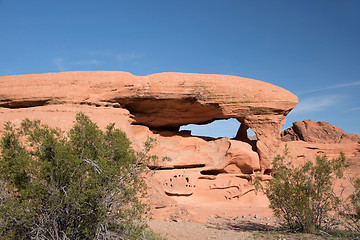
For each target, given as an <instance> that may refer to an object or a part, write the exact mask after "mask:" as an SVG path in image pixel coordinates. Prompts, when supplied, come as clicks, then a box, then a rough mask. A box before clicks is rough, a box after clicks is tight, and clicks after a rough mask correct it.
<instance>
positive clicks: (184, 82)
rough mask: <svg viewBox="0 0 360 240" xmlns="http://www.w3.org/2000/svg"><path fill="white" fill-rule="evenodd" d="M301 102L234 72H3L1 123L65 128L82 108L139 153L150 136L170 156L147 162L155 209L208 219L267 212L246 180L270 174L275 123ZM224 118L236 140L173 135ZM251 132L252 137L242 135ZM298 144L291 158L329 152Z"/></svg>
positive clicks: (294, 144) (279, 146)
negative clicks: (220, 212) (234, 125)
mask: <svg viewBox="0 0 360 240" xmlns="http://www.w3.org/2000/svg"><path fill="white" fill-rule="evenodd" d="M297 101H298V100H297V97H296V96H295V95H293V94H292V93H290V92H289V91H287V90H285V89H282V88H280V87H277V86H274V85H271V84H268V83H265V82H261V81H257V80H252V79H247V78H241V77H235V76H223V75H206V74H187V73H161V74H153V75H149V76H143V77H140V76H134V75H132V74H130V73H125V72H66V73H49V74H33V75H21V76H5V77H0V135H1V132H2V129H3V123H4V122H6V121H13V122H14V123H19V122H20V121H21V120H22V119H24V118H26V117H27V118H30V119H39V120H41V121H42V122H44V123H47V124H49V125H51V126H53V127H55V126H56V127H60V128H62V129H64V130H68V129H69V128H70V127H71V126H72V125H73V121H74V118H75V114H76V113H77V112H80V111H82V112H84V113H85V114H87V115H89V116H90V117H91V119H92V120H93V121H95V122H96V123H97V124H98V125H99V126H100V127H101V128H104V127H105V126H106V125H107V124H108V123H110V122H114V123H115V124H116V127H118V128H121V129H122V130H123V131H125V132H126V134H127V135H128V137H129V138H130V140H131V141H132V142H133V145H134V148H135V149H137V150H139V149H141V146H142V143H143V142H145V140H146V139H147V137H148V136H151V137H155V138H156V139H157V143H156V144H155V145H154V148H153V149H152V153H154V154H157V155H158V156H160V157H162V156H167V157H170V158H171V159H172V160H171V161H159V162H157V163H156V164H153V165H151V166H149V167H150V169H152V170H153V172H154V174H153V175H151V176H149V178H150V180H151V186H154V187H155V188H151V190H150V191H152V194H153V195H155V196H157V197H158V198H154V199H153V206H154V208H155V209H156V210H157V211H159V212H161V211H164V213H165V214H167V215H169V214H170V213H171V212H172V211H173V212H186V213H189V212H192V213H193V214H194V215H197V214H198V213H199V212H196V211H197V210H195V209H193V208H189V207H187V208H186V209H184V208H181V207H180V206H181V204H185V205H187V206H192V207H194V206H197V209H202V210H201V211H204V212H205V214H206V212H207V211H209V209H210V208H209V207H211V209H213V208H214V207H215V205H216V206H217V207H219V209H224V206H226V207H229V208H231V209H234V207H233V206H236V207H239V206H262V207H264V208H266V207H267V200H266V198H265V197H264V196H261V194H258V195H255V192H254V188H253V186H252V184H251V178H252V174H253V173H254V172H258V173H260V172H263V173H264V172H265V174H269V173H270V172H271V161H272V159H273V157H274V156H275V155H276V154H277V153H278V151H279V150H280V151H282V149H283V148H284V142H281V141H280V129H281V126H282V125H283V123H284V122H285V117H286V115H287V113H288V112H289V111H290V110H291V109H292V108H293V107H294V106H295V105H296V104H297ZM227 118H236V119H238V120H239V122H240V123H241V126H240V128H239V130H238V133H237V136H236V137H235V138H234V139H229V138H219V139H212V138H201V137H193V136H190V135H189V134H188V133H186V132H178V129H179V127H180V126H181V125H184V124H190V123H198V124H203V123H208V122H211V121H213V120H216V119H227ZM249 127H250V128H251V129H252V130H253V131H254V132H255V133H256V137H257V140H250V139H249V138H248V136H247V134H246V130H247V129H248V128H249ZM294 136H295V135H294ZM295 138H296V137H292V138H290V140H292V139H295ZM304 144H305V145H301V147H298V146H300V145H299V142H298V141H297V142H295V141H291V142H288V146H289V149H290V150H291V151H292V153H293V156H294V158H295V160H294V161H298V160H302V159H304V158H305V155H306V157H308V156H309V157H310V156H311V157H312V156H313V155H314V154H315V153H317V152H321V151H324V152H331V149H335V148H331V149H330V148H328V147H324V145H319V144H317V145H316V144H315V143H304ZM314 144H315V145H316V146H315V145H314ZM354 147H355V145H354V146H352V148H351V149H350V150H349V151H348V152H349V153H350V152H351V151H353V149H354ZM333 151H334V154H335V150H333ZM336 154H338V153H336ZM262 177H263V179H266V178H267V177H269V176H268V175H264V176H262ZM237 200H240V201H237ZM224 201H226V204H224ZM207 204H208V205H207ZM231 204H233V205H231ZM184 214H185V213H184ZM189 214H190V213H189Z"/></svg>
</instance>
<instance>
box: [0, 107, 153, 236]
mask: <svg viewBox="0 0 360 240" xmlns="http://www.w3.org/2000/svg"><path fill="white" fill-rule="evenodd" d="M150 145H151V144H150V143H149V142H148V143H147V144H146V147H145V149H146V150H145V152H144V153H140V154H139V153H135V152H134V151H133V150H132V149H131V147H130V141H129V140H128V139H127V137H126V135H125V133H124V132H122V131H120V130H119V129H116V128H115V127H114V124H110V125H108V126H107V128H106V131H102V130H100V129H99V128H98V127H97V125H96V124H95V123H93V122H92V121H91V120H90V119H89V117H87V116H86V115H84V114H82V113H79V114H77V116H76V123H75V125H74V126H73V128H72V129H71V130H70V132H69V133H68V134H65V133H64V132H62V131H60V130H59V129H54V128H50V127H49V126H47V125H43V124H41V123H40V122H39V121H30V120H28V119H26V120H24V121H23V122H22V123H21V126H20V127H16V126H14V125H13V124H11V123H6V125H5V132H4V134H3V137H2V139H1V143H0V147H1V156H0V179H1V180H0V181H1V182H0V183H1V189H0V190H1V192H0V236H1V238H2V239H139V238H145V239H149V238H150V239H151V238H156V235H155V234H152V233H149V232H146V231H145V230H146V223H145V221H144V219H143V215H144V213H145V212H146V211H147V206H146V205H145V204H143V203H142V202H141V199H140V198H141V197H144V196H145V187H146V185H145V183H144V181H143V179H142V178H141V176H140V174H142V173H143V172H144V171H145V169H146V163H147V162H148V161H150V160H151V159H152V158H154V157H151V156H148V155H147V154H146V151H148V150H149V148H150Z"/></svg>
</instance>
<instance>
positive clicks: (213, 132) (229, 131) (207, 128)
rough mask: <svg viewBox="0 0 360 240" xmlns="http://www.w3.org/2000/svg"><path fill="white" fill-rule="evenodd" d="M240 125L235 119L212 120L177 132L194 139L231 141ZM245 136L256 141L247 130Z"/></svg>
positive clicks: (249, 130) (187, 126)
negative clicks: (223, 139) (223, 138)
mask: <svg viewBox="0 0 360 240" xmlns="http://www.w3.org/2000/svg"><path fill="white" fill-rule="evenodd" d="M240 126H241V123H240V122H239V121H238V120H237V119H236V118H230V119H219V120H214V121H212V122H211V123H208V124H187V125H183V126H180V129H179V132H180V133H181V132H187V133H188V134H190V135H191V136H194V137H210V138H215V139H216V138H222V137H228V138H230V139H233V138H235V137H236V136H237V134H238V130H239V129H240ZM246 132H247V136H248V138H249V139H251V140H256V135H255V133H254V132H253V131H252V130H251V129H250V128H248V129H247V130H246Z"/></svg>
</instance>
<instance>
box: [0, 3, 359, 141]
mask: <svg viewBox="0 0 360 240" xmlns="http://www.w3.org/2000/svg"><path fill="white" fill-rule="evenodd" d="M359 12H360V1H359V0H273V1H269V0H248V1H242V0H217V1H215V0H192V1H190V0H171V1H170V0H161V1H160V0H159V1H157V0H153V1H150V0H131V1H122V0H101V1H100V0H76V1H74V0H61V1H49V0H32V1H28V0H0V31H1V34H0V76H5V75H16V74H30V73H45V72H60V71H74V70H80V71H82V70H92V71H95V70H119V71H127V72H131V73H133V74H135V75H148V74H151V73H158V72H191V73H210V74H211V73H216V74H226V75H236V76H242V77H249V78H253V79H258V80H262V81H265V82H269V83H272V84H275V85H278V86H281V87H284V88H286V89H288V90H290V91H291V92H293V93H294V94H296V95H297V96H298V97H299V100H300V103H299V105H298V106H297V107H296V108H295V109H294V110H293V111H292V112H291V113H290V114H289V115H288V119H287V123H286V125H285V127H289V126H291V123H292V122H294V121H302V120H305V119H311V120H314V121H327V122H330V123H331V124H334V125H336V126H338V127H340V128H342V129H343V130H344V131H346V132H352V133H356V134H358V135H360V124H359V123H360V96H359V90H360V66H359V63H360V14H359ZM235 124H236V123H235V122H234V121H230V122H220V124H218V125H220V126H219V127H217V128H216V129H214V128H212V130H211V134H210V135H214V136H218V135H222V134H227V133H226V132H227V131H231V133H233V132H236V129H235V130H234V129H233V127H235ZM227 129H229V130H227ZM205 131H206V132H209V130H208V129H207V130H205ZM233 134H235V133H233Z"/></svg>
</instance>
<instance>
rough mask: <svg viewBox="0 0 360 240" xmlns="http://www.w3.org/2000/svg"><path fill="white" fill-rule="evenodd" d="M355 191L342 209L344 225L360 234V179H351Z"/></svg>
mask: <svg viewBox="0 0 360 240" xmlns="http://www.w3.org/2000/svg"><path fill="white" fill-rule="evenodd" d="M350 183H351V184H352V186H353V192H352V194H351V195H350V196H349V198H348V201H347V202H346V203H345V204H344V205H343V207H342V209H341V210H340V213H341V216H342V220H343V224H344V226H345V227H346V228H347V229H348V230H350V231H352V232H355V233H357V234H360V179H359V178H358V179H355V180H353V179H351V180H350Z"/></svg>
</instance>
